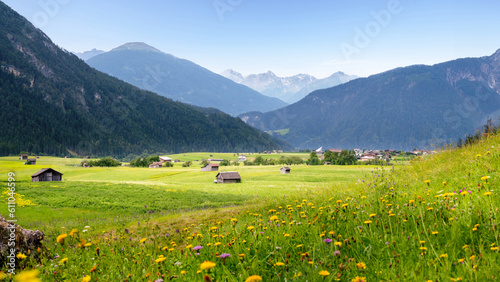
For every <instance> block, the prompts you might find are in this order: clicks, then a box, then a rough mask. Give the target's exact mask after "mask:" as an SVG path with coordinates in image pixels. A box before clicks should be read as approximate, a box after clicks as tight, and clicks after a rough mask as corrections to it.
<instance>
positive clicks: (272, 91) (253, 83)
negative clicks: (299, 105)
mask: <svg viewBox="0 0 500 282" xmlns="http://www.w3.org/2000/svg"><path fill="white" fill-rule="evenodd" d="M221 75H223V76H225V77H227V78H229V79H231V80H233V81H234V82H237V83H241V84H243V85H246V86H248V87H250V88H252V89H254V90H256V91H258V92H260V93H262V94H264V95H266V96H269V97H275V98H278V99H281V100H283V101H285V100H286V99H287V97H288V96H290V95H292V94H295V93H296V92H298V91H299V90H300V89H302V88H303V87H304V86H306V85H308V84H310V83H311V82H313V81H315V80H316V78H315V77H313V76H310V75H308V74H297V75H294V76H290V77H278V76H276V75H275V74H274V73H273V72H272V71H268V72H266V73H260V74H251V75H247V76H245V77H243V75H241V74H240V73H238V72H236V71H234V70H226V71H224V72H223V73H221Z"/></svg>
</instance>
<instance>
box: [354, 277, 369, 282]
mask: <svg viewBox="0 0 500 282" xmlns="http://www.w3.org/2000/svg"><path fill="white" fill-rule="evenodd" d="M351 282H366V277H359V276H356V277H354V278H353V279H351Z"/></svg>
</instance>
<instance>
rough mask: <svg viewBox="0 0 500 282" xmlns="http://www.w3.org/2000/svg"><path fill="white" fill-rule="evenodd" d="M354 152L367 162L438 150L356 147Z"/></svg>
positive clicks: (321, 151) (339, 150)
mask: <svg viewBox="0 0 500 282" xmlns="http://www.w3.org/2000/svg"><path fill="white" fill-rule="evenodd" d="M328 151H330V152H333V153H339V154H340V153H341V152H342V149H328ZM353 151H354V153H355V154H356V159H357V160H358V161H360V162H367V161H373V160H385V161H388V160H390V159H392V158H394V157H398V156H426V155H430V154H434V153H436V151H428V150H413V151H409V152H407V151H398V150H393V149H387V150H361V149H354V150H353ZM316 153H317V154H318V156H320V157H323V153H324V151H323V147H320V148H318V149H317V150H316Z"/></svg>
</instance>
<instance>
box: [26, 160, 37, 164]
mask: <svg viewBox="0 0 500 282" xmlns="http://www.w3.org/2000/svg"><path fill="white" fill-rule="evenodd" d="M24 164H27V165H36V159H27V160H26V162H25V163H24Z"/></svg>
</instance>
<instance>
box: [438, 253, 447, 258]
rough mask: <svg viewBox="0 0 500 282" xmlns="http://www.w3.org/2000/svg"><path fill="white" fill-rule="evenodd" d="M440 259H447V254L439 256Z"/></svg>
mask: <svg viewBox="0 0 500 282" xmlns="http://www.w3.org/2000/svg"><path fill="white" fill-rule="evenodd" d="M439 257H440V258H447V257H448V254H442V255H440V256H439Z"/></svg>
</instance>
